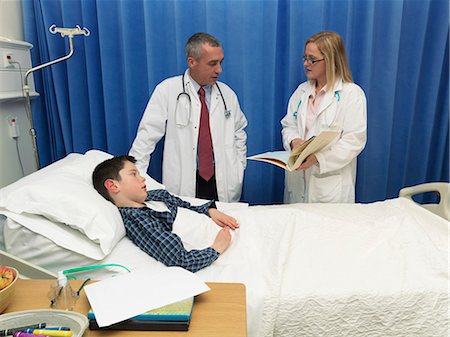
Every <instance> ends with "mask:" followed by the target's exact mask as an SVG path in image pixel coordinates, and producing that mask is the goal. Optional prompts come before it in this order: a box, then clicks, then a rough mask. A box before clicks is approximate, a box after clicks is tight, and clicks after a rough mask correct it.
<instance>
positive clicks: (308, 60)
mask: <svg viewBox="0 0 450 337" xmlns="http://www.w3.org/2000/svg"><path fill="white" fill-rule="evenodd" d="M302 60H303V63H305V62H306V63H308V64H310V65H313V64H314V63H317V62H320V61H323V60H325V59H320V60H315V59H313V58H311V57H309V56H306V55H303V56H302Z"/></svg>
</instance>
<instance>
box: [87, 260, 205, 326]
mask: <svg viewBox="0 0 450 337" xmlns="http://www.w3.org/2000/svg"><path fill="white" fill-rule="evenodd" d="M84 289H85V291H86V295H87V298H88V300H89V302H90V304H91V307H92V310H93V311H94V314H95V318H96V319H97V323H98V325H99V326H100V327H104V326H108V325H111V324H114V323H117V322H121V321H123V320H126V319H129V318H131V317H133V316H136V315H139V314H142V313H143V312H145V311H148V310H153V309H156V308H159V307H162V306H164V305H167V304H171V303H174V302H177V301H181V300H183V299H186V298H188V297H191V296H195V295H198V294H201V293H203V292H206V291H208V290H210V288H209V287H208V286H207V285H206V284H205V283H204V282H203V281H202V280H201V279H200V278H199V277H198V276H196V275H195V274H194V273H191V272H189V271H187V270H185V269H183V268H180V267H169V268H161V269H160V270H145V269H141V270H136V271H132V272H131V273H128V274H122V275H120V276H117V277H112V278H109V279H106V280H103V281H100V282H96V283H92V284H89V285H87V286H86V287H85V288H84Z"/></svg>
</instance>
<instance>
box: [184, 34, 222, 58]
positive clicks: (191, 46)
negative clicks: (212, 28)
mask: <svg viewBox="0 0 450 337" xmlns="http://www.w3.org/2000/svg"><path fill="white" fill-rule="evenodd" d="M205 43H206V44H208V45H210V46H211V47H220V42H219V40H217V39H216V38H215V37H214V36H212V35H211V34H208V33H195V34H194V35H192V36H191V37H190V38H189V40H188V42H187V43H186V56H187V57H192V58H194V59H195V60H198V59H199V58H200V57H201V56H202V53H203V45H204V44H205Z"/></svg>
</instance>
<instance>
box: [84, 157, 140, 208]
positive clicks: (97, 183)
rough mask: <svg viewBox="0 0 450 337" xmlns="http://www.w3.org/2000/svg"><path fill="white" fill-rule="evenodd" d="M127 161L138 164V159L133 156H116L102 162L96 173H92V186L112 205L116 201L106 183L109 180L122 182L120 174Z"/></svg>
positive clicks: (95, 170)
mask: <svg viewBox="0 0 450 337" xmlns="http://www.w3.org/2000/svg"><path fill="white" fill-rule="evenodd" d="M126 161H129V162H132V163H133V164H134V163H136V159H135V158H134V157H133V156H116V157H113V158H110V159H107V160H105V161H104V162H101V163H100V164H98V165H97V167H96V168H95V169H94V172H92V184H93V185H94V188H95V189H96V190H97V192H98V193H100V194H101V196H102V197H103V198H105V199H106V200H109V201H111V202H112V203H114V201H113V200H112V198H111V196H110V195H109V192H108V190H107V189H106V187H105V181H106V180H108V179H114V180H117V181H120V179H121V177H120V174H119V172H120V170H121V169H123V167H124V166H125V162H126Z"/></svg>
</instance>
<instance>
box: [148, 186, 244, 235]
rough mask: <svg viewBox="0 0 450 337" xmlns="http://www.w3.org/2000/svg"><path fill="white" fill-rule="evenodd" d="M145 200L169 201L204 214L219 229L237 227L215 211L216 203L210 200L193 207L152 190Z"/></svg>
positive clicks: (236, 224) (226, 217) (175, 197)
mask: <svg viewBox="0 0 450 337" xmlns="http://www.w3.org/2000/svg"><path fill="white" fill-rule="evenodd" d="M147 200H159V201H169V202H170V203H172V204H173V205H176V206H177V207H183V208H187V209H190V210H191V211H194V212H197V213H201V214H205V215H207V216H209V217H210V218H211V219H212V220H213V221H214V222H215V223H216V224H217V225H219V226H220V227H224V226H227V227H230V228H231V229H236V228H238V227H239V224H238V223H237V221H236V219H235V218H233V217H231V216H229V215H226V214H224V213H222V212H220V211H219V210H217V207H216V203H215V201H214V200H210V201H208V202H206V203H204V204H203V205H200V206H193V205H191V204H190V203H189V202H187V201H184V200H183V199H181V198H178V197H177V196H175V195H173V194H171V193H169V192H168V191H166V190H152V191H148V197H147Z"/></svg>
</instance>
